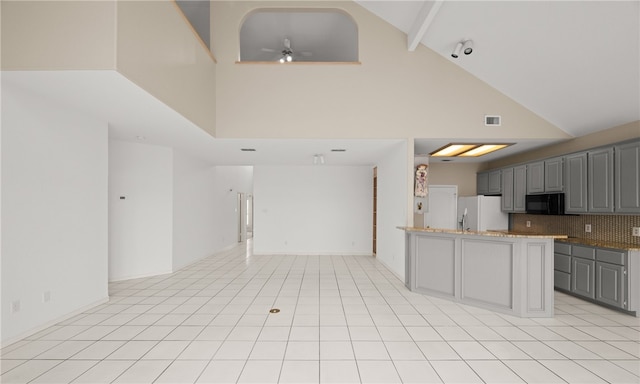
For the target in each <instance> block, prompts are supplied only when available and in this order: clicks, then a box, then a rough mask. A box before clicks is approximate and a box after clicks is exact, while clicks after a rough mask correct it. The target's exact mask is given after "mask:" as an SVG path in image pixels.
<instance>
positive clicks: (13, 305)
mask: <svg viewBox="0 0 640 384" xmlns="http://www.w3.org/2000/svg"><path fill="white" fill-rule="evenodd" d="M17 312H20V300H15V301H12V302H11V313H17Z"/></svg>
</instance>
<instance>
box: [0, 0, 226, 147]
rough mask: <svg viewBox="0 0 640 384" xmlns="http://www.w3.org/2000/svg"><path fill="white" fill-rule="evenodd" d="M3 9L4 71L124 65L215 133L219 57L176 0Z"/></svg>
mask: <svg viewBox="0 0 640 384" xmlns="http://www.w3.org/2000/svg"><path fill="white" fill-rule="evenodd" d="M1 6H2V16H1V17H2V69H3V70H71V69H80V70H97V69H101V70H104V69H113V70H117V71H118V72H120V73H121V74H123V75H124V76H125V77H127V78H128V79H129V80H131V81H133V82H134V83H136V84H137V85H138V86H140V87H142V88H143V89H145V90H146V91H147V92H149V93H150V94H151V95H152V96H154V97H156V98H157V99H159V100H160V101H162V102H163V103H165V104H167V105H168V106H170V107H171V108H173V109H174V110H176V111H177V112H178V113H180V114H182V115H183V116H184V117H186V118H187V119H189V120H191V121H192V122H193V123H194V124H196V125H198V126H199V127H201V128H202V129H204V130H205V131H207V132H209V133H211V134H212V135H213V134H215V115H216V113H215V111H216V100H215V97H216V93H215V87H216V77H215V76H216V71H215V62H214V59H213V57H212V56H211V53H210V52H209V51H208V50H206V48H205V47H203V45H202V43H201V41H200V40H199V38H197V36H196V35H195V32H194V31H193V29H192V28H191V26H190V25H189V24H188V23H187V21H186V19H185V17H184V16H183V14H182V13H181V12H180V11H179V9H178V7H177V5H176V4H175V2H174V1H173V0H154V1H91V0H90V1H2V3H1Z"/></svg>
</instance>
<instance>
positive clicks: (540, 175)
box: [527, 161, 544, 194]
mask: <svg viewBox="0 0 640 384" xmlns="http://www.w3.org/2000/svg"><path fill="white" fill-rule="evenodd" d="M543 192H544V161H536V162H535V163H529V164H527V193H528V194H534V193H543Z"/></svg>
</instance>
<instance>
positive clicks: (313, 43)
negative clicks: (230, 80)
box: [240, 9, 358, 64]
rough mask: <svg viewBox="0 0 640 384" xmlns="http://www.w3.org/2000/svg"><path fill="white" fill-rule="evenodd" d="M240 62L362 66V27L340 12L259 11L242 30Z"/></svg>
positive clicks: (249, 17) (311, 10)
mask: <svg viewBox="0 0 640 384" xmlns="http://www.w3.org/2000/svg"><path fill="white" fill-rule="evenodd" d="M240 62H241V63H247V62H248V63H251V62H253V63H256V62H260V63H282V64H285V63H305V62H306V63H340V62H343V63H354V62H358V27H357V25H356V23H355V22H354V21H353V19H352V18H351V16H349V15H348V14H346V13H345V12H343V11H340V10H334V9H304V10H300V9H295V10H293V9H292V10H286V9H258V10H255V11H253V12H251V13H250V14H249V15H247V17H246V18H245V21H244V23H243V24H242V27H241V28H240Z"/></svg>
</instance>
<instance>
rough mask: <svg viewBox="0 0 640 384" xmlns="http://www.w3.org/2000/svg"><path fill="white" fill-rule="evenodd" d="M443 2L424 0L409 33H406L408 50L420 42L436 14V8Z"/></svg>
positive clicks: (439, 0)
mask: <svg viewBox="0 0 640 384" xmlns="http://www.w3.org/2000/svg"><path fill="white" fill-rule="evenodd" d="M442 3H444V0H435V1H425V2H424V5H423V6H422V9H421V10H420V12H419V13H418V16H417V17H416V20H415V21H414V22H413V25H411V28H410V29H409V33H408V34H407V44H408V48H409V51H410V52H413V51H415V50H416V48H417V47H418V44H420V41H421V40H422V38H423V37H424V34H425V33H427V29H429V26H430V25H431V23H432V22H433V19H435V17H436V15H437V14H438V10H440V7H441V6H442Z"/></svg>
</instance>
